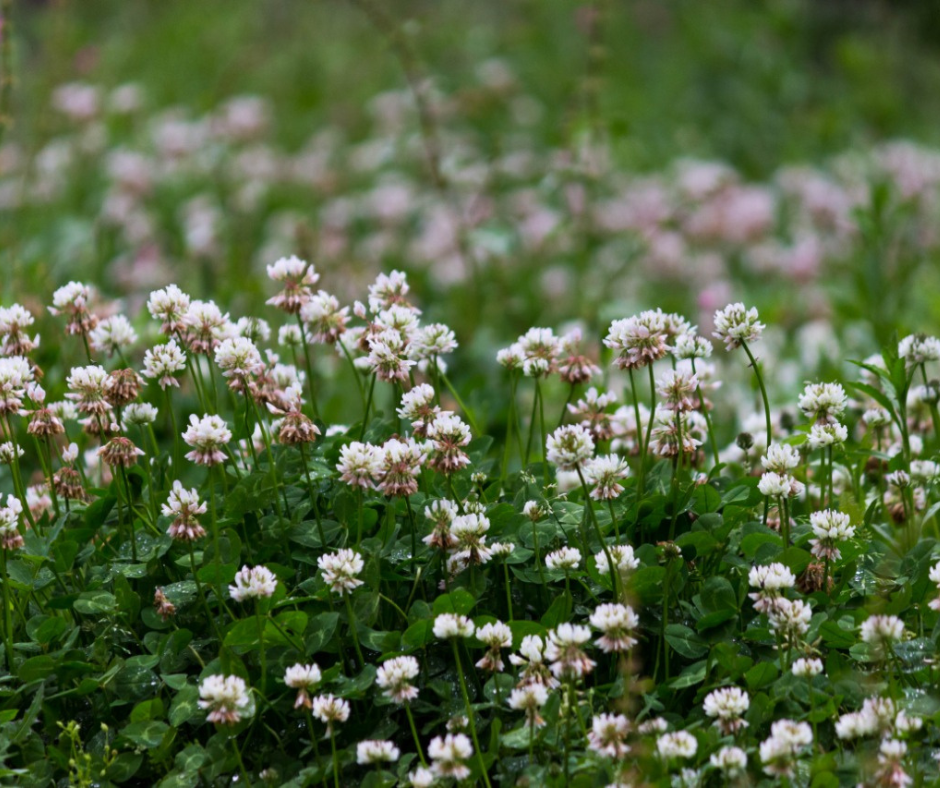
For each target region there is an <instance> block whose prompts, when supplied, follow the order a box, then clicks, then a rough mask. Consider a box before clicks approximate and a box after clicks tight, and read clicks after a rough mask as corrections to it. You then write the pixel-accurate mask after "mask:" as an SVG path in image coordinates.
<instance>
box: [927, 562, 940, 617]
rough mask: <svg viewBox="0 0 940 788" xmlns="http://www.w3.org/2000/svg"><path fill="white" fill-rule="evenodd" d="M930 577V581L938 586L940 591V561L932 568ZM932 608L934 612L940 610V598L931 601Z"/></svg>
mask: <svg viewBox="0 0 940 788" xmlns="http://www.w3.org/2000/svg"><path fill="white" fill-rule="evenodd" d="M928 576H929V578H930V581H931V582H932V583H935V584H936V586H937V590H938V591H940V561H938V562H937V563H935V564H934V565H933V566H932V567H931V568H930V574H929V575H928ZM930 608H931V609H932V610H940V597H938V598H936V599H932V600H931V601H930Z"/></svg>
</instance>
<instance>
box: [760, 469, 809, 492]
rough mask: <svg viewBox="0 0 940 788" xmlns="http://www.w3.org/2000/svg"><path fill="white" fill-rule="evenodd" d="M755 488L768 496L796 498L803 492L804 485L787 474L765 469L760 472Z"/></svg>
mask: <svg viewBox="0 0 940 788" xmlns="http://www.w3.org/2000/svg"><path fill="white" fill-rule="evenodd" d="M757 489H758V490H759V491H760V493H761V495H766V496H767V497H768V498H796V497H797V496H799V495H802V494H803V491H804V490H805V489H806V485H805V484H803V483H802V482H800V481H797V480H796V479H794V478H793V477H792V476H790V475H789V474H785V473H776V472H774V471H766V472H765V473H763V474H761V477H760V481H759V482H758V483H757Z"/></svg>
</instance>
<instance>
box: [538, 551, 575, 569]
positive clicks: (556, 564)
mask: <svg viewBox="0 0 940 788" xmlns="http://www.w3.org/2000/svg"><path fill="white" fill-rule="evenodd" d="M580 563H581V551H580V550H578V548H576V547H562V548H561V549H560V550H555V551H553V552H551V553H549V554H548V555H546V556H545V566H547V567H548V568H549V569H563V570H565V571H566V572H567V571H570V570H572V569H577V568H578V566H579V564H580Z"/></svg>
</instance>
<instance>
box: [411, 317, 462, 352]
mask: <svg viewBox="0 0 940 788" xmlns="http://www.w3.org/2000/svg"><path fill="white" fill-rule="evenodd" d="M456 349H457V337H456V336H454V332H453V331H451V330H450V328H448V327H447V326H445V325H444V324H443V323H430V324H428V325H426V326H422V327H421V328H420V329H418V331H417V332H416V333H415V335H414V337H413V338H412V342H411V346H410V348H409V349H408V353H409V355H410V356H411V358H413V359H415V360H416V361H421V360H424V359H430V358H433V357H435V356H445V355H447V354H448V353H453V352H454V351H455V350H456Z"/></svg>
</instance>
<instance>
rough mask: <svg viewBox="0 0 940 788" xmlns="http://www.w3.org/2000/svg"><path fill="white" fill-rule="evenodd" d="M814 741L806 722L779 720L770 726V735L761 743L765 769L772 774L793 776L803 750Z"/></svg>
mask: <svg viewBox="0 0 940 788" xmlns="http://www.w3.org/2000/svg"><path fill="white" fill-rule="evenodd" d="M812 743H813V731H812V729H811V728H810V727H809V725H807V724H806V723H805V722H793V721H792V720H777V721H776V722H775V723H774V724H773V725H772V726H771V728H770V736H769V737H768V738H767V739H765V740H764V741H763V742H761V745H760V759H761V762H762V763H763V764H764V771H765V772H766V773H767V774H769V775H772V776H778V777H789V776H791V775H792V774H793V771H794V768H795V766H796V759H797V757H798V756H799V755H800V752H801V750H802V749H803V748H804V747H808V746H809V745H810V744H812Z"/></svg>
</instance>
